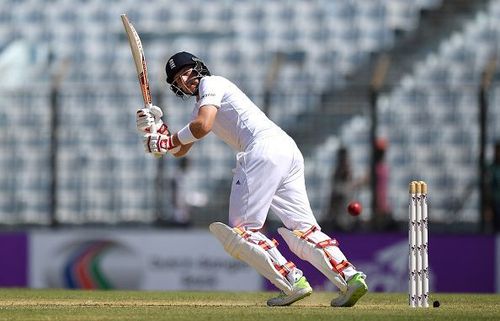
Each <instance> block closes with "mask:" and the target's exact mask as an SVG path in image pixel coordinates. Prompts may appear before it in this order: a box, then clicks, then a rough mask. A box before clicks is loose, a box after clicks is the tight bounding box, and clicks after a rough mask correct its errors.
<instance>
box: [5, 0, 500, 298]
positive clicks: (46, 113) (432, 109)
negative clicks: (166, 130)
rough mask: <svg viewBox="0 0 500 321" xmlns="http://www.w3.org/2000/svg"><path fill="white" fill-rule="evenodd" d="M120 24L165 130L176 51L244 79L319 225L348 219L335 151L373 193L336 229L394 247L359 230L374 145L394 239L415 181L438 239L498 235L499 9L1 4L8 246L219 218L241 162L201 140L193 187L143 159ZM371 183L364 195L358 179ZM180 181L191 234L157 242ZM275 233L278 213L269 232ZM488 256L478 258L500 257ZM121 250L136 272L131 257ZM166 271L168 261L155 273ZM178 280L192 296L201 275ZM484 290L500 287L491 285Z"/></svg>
mask: <svg viewBox="0 0 500 321" xmlns="http://www.w3.org/2000/svg"><path fill="white" fill-rule="evenodd" d="M121 13H127V14H128V16H129V18H130V20H131V21H132V22H133V23H134V25H135V27H136V29H137V30H138V32H139V34H140V35H141V38H142V40H143V44H144V49H145V54H146V59H147V62H148V64H149V73H150V80H151V82H152V90H153V93H154V102H155V104H157V105H159V106H161V107H162V108H164V111H165V113H166V117H165V119H166V121H167V123H168V124H169V126H170V128H172V129H174V130H175V129H179V128H181V126H183V125H184V124H185V123H186V121H187V120H188V117H189V115H190V111H191V104H192V102H190V101H181V100H179V99H177V98H176V97H174V95H173V94H172V93H171V92H170V91H169V89H168V87H167V86H166V83H165V81H164V78H165V77H164V64H165V61H166V59H167V58H168V57H169V56H170V55H171V54H173V53H175V52H177V51H180V50H186V51H190V52H193V53H194V54H196V55H197V56H199V57H200V58H202V59H203V60H204V61H205V62H206V64H207V65H208V66H209V68H210V70H211V71H212V73H214V74H218V75H222V76H225V77H227V78H229V79H231V80H233V81H234V82H235V83H237V84H238V85H239V86H240V87H241V88H242V89H243V90H244V91H245V92H246V93H247V94H248V95H249V96H250V97H251V98H252V99H254V101H255V102H256V103H257V105H259V106H261V107H262V109H263V110H264V111H265V112H266V113H267V114H268V115H269V116H270V118H271V119H273V120H274V121H275V122H276V123H278V124H279V125H280V126H281V127H282V128H283V129H284V130H286V131H287V132H289V133H290V135H292V136H293V137H294V139H295V140H296V141H297V143H298V144H299V147H300V148H301V149H302V151H303V153H304V157H305V159H306V180H307V187H308V193H309V197H310V200H311V203H312V206H313V210H314V212H315V214H316V216H317V218H318V219H319V220H320V222H325V225H327V226H331V225H330V223H331V221H332V220H335V219H339V220H345V219H346V217H347V214H345V213H344V214H341V216H340V217H339V216H333V213H331V208H330V196H331V191H332V188H333V186H332V174H333V171H334V168H335V167H336V165H337V164H338V160H337V157H336V155H337V151H338V149H339V148H341V147H345V148H347V150H348V152H349V155H350V161H351V166H352V172H353V176H354V180H357V181H364V182H365V184H363V185H362V186H360V187H359V188H356V189H355V190H354V192H353V193H352V194H351V196H350V197H352V198H356V199H359V200H360V201H361V203H362V204H363V206H364V212H363V214H362V215H361V216H360V217H359V218H358V219H356V220H352V219H349V218H348V217H347V220H348V222H347V223H346V222H343V223H342V224H344V225H342V226H343V227H344V228H345V229H346V230H349V231H351V232H352V233H351V234H356V233H362V234H363V237H366V235H374V236H373V237H374V238H373V239H370V242H372V241H373V240H377V237H378V236H377V235H379V236H380V238H379V239H384V237H387V235H389V234H386V235H385V236H384V235H382V234H369V233H375V232H376V233H384V232H386V231H385V230H384V229H380V228H378V227H377V226H376V225H373V224H370V222H371V221H373V220H374V218H375V216H376V215H377V213H376V211H375V210H374V208H375V206H374V201H373V200H374V199H376V197H377V193H380V191H379V190H377V188H374V186H377V185H376V182H377V179H376V175H373V172H374V161H373V159H374V158H373V157H374V156H373V155H374V146H375V145H376V144H375V143H376V142H377V141H379V140H380V139H384V141H385V142H386V143H387V150H386V161H387V165H388V168H389V170H390V175H389V181H388V193H387V194H388V195H389V196H388V202H389V204H390V208H391V211H390V212H391V215H392V218H393V222H392V223H394V224H391V225H390V229H391V231H390V233H393V234H395V235H400V236H401V237H402V238H404V235H405V233H406V224H407V215H408V211H407V201H408V192H407V186H408V183H409V182H410V181H411V180H414V179H419V180H424V181H426V182H427V183H428V185H429V191H430V192H429V194H430V196H429V198H430V219H431V232H432V233H437V232H439V233H440V234H454V235H466V236H464V237H467V238H469V237H472V238H474V237H476V238H475V239H477V238H479V239H481V240H482V241H484V238H487V235H486V233H491V232H492V231H493V227H492V221H491V219H490V218H491V215H488V213H491V211H490V209H489V208H488V206H487V200H488V198H487V196H488V193H487V187H488V184H487V176H486V173H487V172H486V168H487V166H488V164H490V163H491V162H492V161H493V147H494V144H495V142H496V141H498V140H499V139H500V108H499V107H498V105H499V103H500V87H498V79H497V78H498V76H497V72H496V69H495V63H496V59H497V54H498V49H499V48H500V1H498V0H491V1H488V0H475V1H467V0H387V1H382V0H336V1H329V0H312V1H301V0H283V1H276V0H270V1H259V0H255V1H252V0H242V1H230V0H184V1H180V0H168V1H160V0H147V1H133V0H127V1H118V0H113V1H98V0H46V1H41V0H4V1H2V3H1V4H0V70H1V71H2V72H1V74H0V77H2V79H3V81H1V82H0V150H1V151H0V173H1V175H0V224H1V225H2V228H3V231H4V232H5V235H6V236H5V237H7V236H9V235H10V236H12V233H14V234H16V233H21V234H23V233H27V234H23V235H25V237H27V239H28V240H27V241H26V243H27V244H28V245H26V246H28V247H29V246H30V245H29V244H33V240H31V241H30V235H32V234H30V233H35V234H36V233H39V234H40V235H42V236H44V237H50V236H51V235H54V234H58V233H62V234H64V235H62V236H60V237H61V240H62V241H64V240H66V238H67V237H69V236H70V235H71V234H72V233H74V231H75V229H76V230H77V231H78V233H79V234H78V233H77V234H78V235H80V239H84V238H85V237H84V236H85V235H87V236H88V235H94V234H93V233H98V234H99V237H100V238H102V237H103V236H102V235H108V232H107V231H112V232H109V235H128V234H130V235H131V236H130V237H131V238H133V237H134V236H133V235H134V232H133V231H134V229H133V228H137V227H141V229H142V230H144V229H146V230H147V229H148V228H152V229H153V230H154V231H155V232H154V233H157V232H158V231H157V230H159V231H160V232H159V233H160V234H171V235H177V236H179V237H181V238H182V235H183V234H182V233H189V231H191V232H192V233H194V234H193V235H195V236H196V235H198V234H196V233H201V232H199V230H201V229H205V228H206V226H207V225H208V223H210V222H213V221H223V222H225V221H226V220H227V208H228V193H229V188H230V180H231V174H232V173H231V169H232V168H233V167H234V153H233V152H232V151H231V150H230V149H229V148H228V147H226V146H225V145H224V144H223V143H222V142H220V141H218V140H217V139H216V138H214V137H213V136H210V137H208V138H207V139H204V141H202V142H201V143H197V146H196V148H193V150H192V151H191V153H190V154H189V156H188V158H189V165H190V166H189V168H188V170H187V172H186V173H185V174H183V175H185V180H184V181H183V182H182V183H179V182H177V184H174V183H173V182H174V181H175V179H176V178H177V177H176V176H179V174H178V173H179V166H180V165H181V162H180V161H179V160H176V159H173V158H170V157H165V158H163V159H161V160H157V159H154V158H151V157H148V156H147V155H145V154H144V153H143V147H142V141H141V139H140V136H139V135H138V134H137V133H136V131H135V115H134V113H135V110H136V109H137V108H138V107H139V106H140V105H141V101H142V100H141V97H140V92H139V89H138V85H137V81H136V74H135V68H134V65H133V62H132V58H131V53H130V48H129V45H128V43H127V41H126V38H125V35H124V31H123V26H122V24H121V20H120V14H121ZM102 116H105V117H102ZM370 173H372V174H371V176H370V177H372V179H371V180H370V183H366V180H363V179H362V178H363V177H365V176H367V175H370ZM174 186H177V187H178V188H179V189H178V190H179V191H181V192H182V191H188V192H187V193H185V195H186V199H185V200H183V201H182V202H185V203H186V204H187V205H188V206H189V215H190V219H189V223H190V224H189V227H190V229H187V230H182V231H183V232H182V233H181V232H179V231H178V230H175V231H163V230H162V229H163V228H165V229H168V228H173V227H175V226H176V224H174V223H175V222H174V217H175V211H176V208H175V206H174V205H173V204H174V203H175V202H174V200H173V199H174V196H175V195H174V194H175V193H174V188H173V187H174ZM180 187H182V188H180ZM497 188H498V187H497ZM176 190H177V189H176ZM497 193H498V191H497ZM342 215H343V216H342ZM277 224H278V222H276V221H275V218H274V217H273V216H272V215H270V217H269V226H270V227H273V226H275V225H277ZM345 224H348V226H347V227H346V225H345ZM55 227H58V229H50V228H55ZM120 228H121V229H120ZM131 228H132V230H131ZM160 228H161V229H160ZM270 230H272V229H270ZM95 231H98V232H95ZM103 231H104V232H103ZM120 231H124V232H123V233H122V232H120ZM184 231H185V232H184ZM197 231H198V232H197ZM127 233H128V234H127ZM146 233H148V232H146ZM179 233H181V234H179ZM387 233H389V232H387ZM393 234H390V235H393ZM26 235H27V236H26ZM37 235H38V234H36V235H35V236H34V238H33V239H36V238H37V237H39V236H40V235H38V236H37ZM68 235H69V236H68ZM155 235H156V234H155ZM117 237H118V236H117ZM119 237H121V236H119ZM346 237H349V236H347V235H346ZM108 238H109V236H108ZM402 238H401V239H402ZM437 238H439V237H437ZM58 240H59V239H58ZM129 241H130V240H129ZM482 241H481V242H482ZM30 242H31V243H30ZM68 242H69V241H68ZM127 242H128V241H127ZM130 242H132V241H130ZM183 242H184V241H183ZM207 242H209V241H207ZM430 242H431V244H432V242H433V239H432V236H431V239H430ZM471 242H472V243H473V241H471ZM485 242H486V243H487V244H490V242H491V244H493V243H494V242H495V240H494V238H493V237H491V240H490V239H488V240H486V241H485ZM496 242H497V244H500V242H499V241H496ZM56 243H57V242H56ZM69 243H71V242H69ZM69 243H68V244H69ZM71 244H72V243H71ZM134 244H136V243H134ZM474 244H475V243H474ZM73 245H74V244H73ZM73 245H71V246H69V245H68V246H69V247H70V248H71V247H72V246H73ZM134 246H136V245H134ZM404 246H405V243H404V242H403V252H404ZM406 246H407V245H406ZM104 248H105V247H104ZM494 249H495V247H494V246H492V247H491V250H492V252H491V253H490V252H488V251H486V250H485V252H484V256H491V260H492V261H494V260H495V250H494ZM362 250H363V249H362V248H358V249H353V250H352V251H362ZM40 251H42V252H43V249H40ZM137 251H139V252H140V251H141V250H140V249H137ZM115 252H116V253H118V254H116V255H117V257H121V258H124V257H125V259H124V260H125V261H127V260H128V258H129V256H128V254H126V253H128V252H127V251H125V250H124V251H122V252H123V253H125V255H121V256H120V255H119V254H120V253H122V252H120V247H117V248H116V249H115ZM115 252H113V253H115ZM498 252H499V251H498V250H496V253H497V254H496V255H498ZM5 253H7V252H5ZM123 253H122V254H123ZM398 253H399V252H398ZM348 254H349V253H348ZM29 255H31V254H26V257H28V256H29ZM36 255H38V256H41V255H39V254H36ZM31 258H32V257H31ZM45 259H46V258H45ZM26 260H28V259H26ZM488 260H490V258H488ZM497 260H498V262H500V259H498V258H497ZM28 261H29V260H28ZM129 261H130V260H129ZM22 262H24V261H22V260H21V263H19V264H23V263H22ZM162 262H163V263H165V264H167V263H169V262H170V261H168V259H167V260H166V261H165V260H163V261H162V260H158V261H156V263H157V264H158V265H156V266H162ZM170 263H172V262H170ZM25 264H26V265H29V263H26V262H25ZM172 264H173V263H172ZM485 264H490V261H488V262H487V263H485ZM492 264H493V263H492ZM174 265H175V264H174ZM215 265H216V264H215ZM498 265H500V264H496V269H493V268H492V270H491V274H492V276H491V283H492V284H493V282H494V280H495V277H494V276H493V274H495V273H496V274H498V269H500V268H499V267H498ZM166 266H169V267H172V265H169V264H167V265H166ZM403 266H404V264H403ZM26 269H28V270H29V269H30V268H26ZM436 270H437V269H436ZM27 273H28V274H29V273H33V272H27ZM488 273H489V272H488ZM32 278H33V274H32ZM0 279H1V278H0ZM28 279H29V278H28ZM488 280H489V279H488ZM497 280H498V278H497ZM198 281H200V282H202V281H203V280H198ZM25 282H28V283H29V281H25ZM187 282H188V283H189V282H191V283H189V284H190V286H191V287H192V288H197V280H196V279H194V280H191V279H190V280H188V281H187ZM21 283H22V282H21ZM21 283H18V284H17V285H20V284H21ZM49 283H50V282H49ZM1 284H4V285H9V284H11V283H8V282H3V283H1V282H0V285H1ZM50 284H52V285H54V284H55V285H56V286H61V285H60V284H59V283H57V282H55V283H50ZM12 285H16V284H14V283H13V284H12ZM21 285H22V284H21ZM24 285H26V284H24ZM28 285H33V286H44V284H42V283H40V284H33V283H31V284H28ZM130 287H133V285H130ZM181 288H182V287H181ZM200 288H210V284H208V285H207V284H205V286H200ZM382 289H384V288H382ZM444 289H448V288H444ZM389 290H401V288H391V289H389ZM460 290H463V289H460ZM479 290H480V291H483V290H484V291H495V290H496V291H500V285H499V282H498V281H497V286H496V288H495V286H493V287H491V288H489V287H485V288H481V289H479Z"/></svg>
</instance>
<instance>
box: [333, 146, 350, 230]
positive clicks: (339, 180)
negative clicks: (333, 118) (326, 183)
mask: <svg viewBox="0 0 500 321" xmlns="http://www.w3.org/2000/svg"><path fill="white" fill-rule="evenodd" d="M335 161H336V166H335V168H334V170H333V173H332V177H331V187H332V189H331V194H330V203H329V208H328V213H327V215H326V222H325V226H326V227H327V228H328V229H330V230H331V231H349V230H352V229H353V227H354V224H355V222H358V220H356V219H355V218H354V217H352V216H350V215H347V212H346V208H347V204H348V203H349V201H350V200H352V197H353V195H352V194H353V173H352V168H351V161H350V159H349V151H348V150H347V148H346V147H345V146H341V147H339V149H338V150H337V157H336V160H335Z"/></svg>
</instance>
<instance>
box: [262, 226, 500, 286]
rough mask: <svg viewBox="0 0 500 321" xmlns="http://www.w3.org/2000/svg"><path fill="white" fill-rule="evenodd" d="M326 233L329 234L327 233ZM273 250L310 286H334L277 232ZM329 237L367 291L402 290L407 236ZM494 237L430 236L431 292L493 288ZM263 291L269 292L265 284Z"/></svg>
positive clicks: (406, 259) (353, 235)
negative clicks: (363, 280)
mask: <svg viewBox="0 0 500 321" xmlns="http://www.w3.org/2000/svg"><path fill="white" fill-rule="evenodd" d="M330 235H333V234H331V233H330ZM272 237H274V238H275V239H276V240H277V241H278V242H279V243H280V246H279V250H280V251H281V253H282V254H283V255H284V256H285V257H286V258H287V259H288V260H291V261H293V262H294V263H295V264H296V265H297V266H298V267H299V268H300V269H302V270H303V271H304V274H305V275H306V276H307V278H308V280H309V282H310V283H311V285H312V286H313V288H315V289H316V290H335V288H334V286H333V285H332V284H331V282H329V281H328V280H327V279H326V277H325V276H323V274H321V273H320V272H319V271H317V270H316V269H315V268H314V267H313V266H312V265H311V264H309V263H308V262H305V261H302V260H301V259H299V258H298V257H296V256H295V255H294V254H292V253H291V252H290V250H289V249H288V247H287V246H286V243H285V241H284V240H283V239H282V238H281V236H280V235H278V234H276V235H272ZM335 238H336V239H337V240H338V241H339V243H340V248H341V249H342V251H343V252H344V254H345V255H346V256H347V259H348V260H349V261H350V262H351V263H352V264H354V265H355V266H356V267H357V268H358V269H359V270H361V271H363V272H364V273H365V274H366V275H367V283H368V286H369V288H370V291H376V292H407V291H408V236H407V235H403V234H345V233H336V234H335ZM495 256H496V252H495V238H494V237H493V236H488V235H485V236H480V235H432V234H431V235H430V236H429V272H430V289H431V292H477V293H491V292H495V274H496V272H495ZM266 288H267V289H273V290H275V288H274V286H273V285H271V284H270V283H266Z"/></svg>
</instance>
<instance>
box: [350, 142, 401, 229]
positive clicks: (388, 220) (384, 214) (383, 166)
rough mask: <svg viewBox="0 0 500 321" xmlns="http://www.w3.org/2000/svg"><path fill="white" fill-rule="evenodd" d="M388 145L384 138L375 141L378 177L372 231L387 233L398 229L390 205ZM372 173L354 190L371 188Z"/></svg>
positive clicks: (358, 181) (361, 180)
mask: <svg viewBox="0 0 500 321" xmlns="http://www.w3.org/2000/svg"><path fill="white" fill-rule="evenodd" d="M387 148H388V143H387V140H386V139H384V138H378V139H377V140H376V141H375V153H374V162H375V177H376V186H375V188H376V195H375V211H374V213H373V214H372V219H371V224H372V229H373V230H377V231H387V230H392V229H394V228H396V224H395V221H394V219H393V217H392V209H391V206H390V203H389V176H390V169H389V166H388V164H387V161H386V158H385V156H386V153H387ZM370 182H371V173H370V171H368V173H367V174H366V175H365V176H364V177H362V178H361V179H359V180H356V181H355V182H354V183H353V189H359V188H360V187H361V186H371V184H370Z"/></svg>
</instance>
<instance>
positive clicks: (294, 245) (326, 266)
mask: <svg viewBox="0 0 500 321" xmlns="http://www.w3.org/2000/svg"><path fill="white" fill-rule="evenodd" d="M278 233H280V235H281V236H282V237H283V239H284V240H285V242H286V244H288V247H289V248H290V250H291V251H292V252H293V253H295V254H296V255H297V256H298V257H300V258H301V259H302V260H306V261H308V262H309V263H311V264H312V265H313V266H314V267H315V268H316V269H318V270H319V271H320V272H321V273H323V274H324V275H325V276H326V277H327V278H328V279H329V280H330V281H332V283H333V284H335V286H337V287H338V288H339V289H340V291H341V292H345V291H346V290H347V283H346V281H345V280H344V278H343V277H342V276H341V275H340V274H338V273H337V272H335V271H334V269H333V267H332V265H331V263H330V261H329V260H328V258H327V257H326V255H325V252H324V251H323V249H321V248H318V247H316V246H315V244H313V243H311V242H308V241H306V240H304V239H301V238H300V237H298V236H297V235H296V234H295V233H293V232H292V231H290V230H288V229H286V228H284V227H280V228H278ZM313 234H317V235H313ZM313 234H311V238H313V237H314V238H318V237H320V238H324V240H326V239H329V237H328V236H327V235H326V234H324V233H322V232H320V231H316V232H314V233H313ZM323 235H324V237H323ZM325 237H326V238H325ZM315 241H316V240H315ZM318 241H319V240H318ZM321 241H323V240H321ZM326 250H327V251H330V252H329V253H330V254H332V255H333V256H334V257H336V259H337V258H338V259H339V262H340V261H341V260H344V259H345V256H344V255H343V254H342V252H340V249H339V248H338V247H336V246H333V247H331V248H328V249H326Z"/></svg>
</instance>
